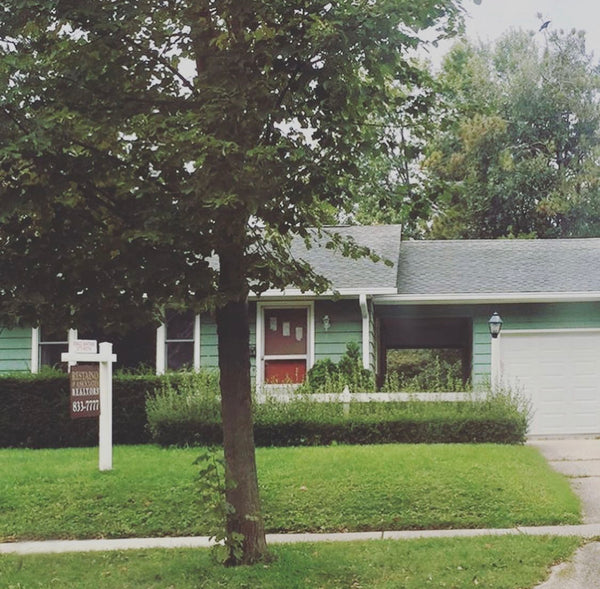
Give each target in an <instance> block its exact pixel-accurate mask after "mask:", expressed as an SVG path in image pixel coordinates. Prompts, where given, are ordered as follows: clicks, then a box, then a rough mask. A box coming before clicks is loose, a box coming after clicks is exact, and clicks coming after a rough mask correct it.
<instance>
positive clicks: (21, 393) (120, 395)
mask: <svg viewBox="0 0 600 589" xmlns="http://www.w3.org/2000/svg"><path fill="white" fill-rule="evenodd" d="M180 378H181V376H180V375H173V376H172V377H171V382H172V384H175V383H176V382H177V381H178V380H179V379H180ZM165 379H166V377H160V376H155V375H153V374H138V375H136V374H115V375H114V378H113V441H114V443H115V444H141V443H147V442H149V441H150V434H149V432H148V429H147V428H146V414H145V410H144V409H145V404H146V396H147V395H148V394H153V393H155V392H156V391H157V390H159V389H160V388H161V387H162V386H163V384H164V381H165ZM0 405H1V406H2V411H0V447H25V448H61V447H70V446H94V445H97V444H98V418H81V419H71V417H70V412H69V379H68V376H67V375H66V374H64V373H62V372H58V371H53V370H46V371H43V372H42V373H40V374H27V373H15V374H11V375H6V376H1V377H0Z"/></svg>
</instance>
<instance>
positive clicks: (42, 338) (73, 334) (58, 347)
mask: <svg viewBox="0 0 600 589" xmlns="http://www.w3.org/2000/svg"><path fill="white" fill-rule="evenodd" d="M71 339H77V330H75V329H70V330H69V331H62V330H58V331H52V330H50V329H45V328H43V327H35V328H33V329H32V333H31V371H32V372H34V373H37V372H39V371H40V368H41V367H42V366H49V367H51V368H59V369H60V370H66V369H67V365H66V364H65V363H64V362H62V360H61V354H62V353H63V352H68V351H69V341H70V340H71Z"/></svg>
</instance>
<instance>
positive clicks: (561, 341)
mask: <svg viewBox="0 0 600 589" xmlns="http://www.w3.org/2000/svg"><path fill="white" fill-rule="evenodd" d="M500 359H501V360H500V362H501V370H502V375H503V379H504V381H505V382H508V383H511V384H516V386H517V387H518V388H519V389H521V390H522V391H523V392H524V393H525V394H526V395H527V396H528V397H529V398H530V399H531V402H532V407H533V411H534V415H533V420H532V423H531V426H530V430H529V433H530V434H533V435H543V434H548V435H550V434H598V433H600V330H598V329H574V330H562V329H561V330H531V331H529V330H527V331H507V332H502V334H501V336H500Z"/></svg>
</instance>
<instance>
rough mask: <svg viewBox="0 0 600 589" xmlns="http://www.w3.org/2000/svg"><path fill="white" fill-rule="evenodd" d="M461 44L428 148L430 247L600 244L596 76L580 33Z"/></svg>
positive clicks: (449, 66) (444, 77)
mask: <svg viewBox="0 0 600 589" xmlns="http://www.w3.org/2000/svg"><path fill="white" fill-rule="evenodd" d="M539 38H540V37H539V36H535V35H534V34H533V33H524V32H510V33H507V34H506V35H505V36H504V37H503V38H502V39H501V40H500V41H499V42H498V43H496V44H495V45H493V46H487V45H482V46H474V45H470V44H464V43H463V44H461V45H458V46H456V47H454V48H453V50H452V51H451V52H450V54H449V55H448V57H447V58H446V60H445V62H444V64H443V68H442V71H441V73H440V75H439V82H440V83H441V85H442V88H443V99H444V101H445V104H446V109H447V112H446V114H445V116H444V118H443V120H442V123H441V126H440V132H439V133H438V135H437V138H436V140H435V141H434V142H433V143H431V144H430V146H429V148H428V158H427V161H426V172H427V174H428V179H429V188H428V190H429V194H430V197H431V198H432V199H436V204H437V215H435V218H434V221H433V224H432V226H431V230H430V232H429V234H430V235H431V236H432V237H450V238H460V237H467V238H473V237H486V238H491V237H504V236H514V237H527V236H529V237H571V236H591V235H600V204H599V203H600V180H599V178H600V174H599V173H598V166H599V164H598V162H599V161H600V160H599V156H600V93H599V91H600V75H599V70H598V66H597V64H595V63H594V61H593V59H592V57H591V56H590V55H588V54H587V53H586V50H585V36H584V33H583V32H576V31H571V32H569V33H564V32H562V31H560V32H557V31H553V32H551V33H550V34H549V35H548V36H547V37H546V38H545V39H546V41H545V42H544V44H543V46H542V47H540V44H539V43H538V39H539Z"/></svg>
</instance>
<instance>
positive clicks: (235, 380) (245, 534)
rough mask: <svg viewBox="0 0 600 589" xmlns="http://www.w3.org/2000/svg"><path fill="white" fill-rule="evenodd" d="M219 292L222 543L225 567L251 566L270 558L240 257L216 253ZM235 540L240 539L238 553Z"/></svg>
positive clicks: (246, 291)
mask: <svg viewBox="0 0 600 589" xmlns="http://www.w3.org/2000/svg"><path fill="white" fill-rule="evenodd" d="M219 260H220V283H219V286H220V291H221V293H223V294H228V295H230V296H231V294H232V293H237V294H236V296H235V298H233V299H229V300H228V302H226V303H225V304H224V305H223V306H221V307H219V308H218V310H217V334H218V337H219V370H220V378H221V381H220V386H221V414H222V418H223V447H224V451H225V477H226V491H225V496H226V500H227V503H228V504H229V505H230V506H231V508H232V511H231V513H229V514H228V516H227V523H226V531H227V538H228V539H229V540H233V545H232V546H231V548H230V553H229V559H228V561H227V563H226V564H227V565H229V566H235V565H240V564H253V563H256V562H260V561H265V560H267V559H268V558H269V555H268V550H267V543H266V538H265V531H264V523H263V518H262V514H261V510H260V498H259V492H258V476H257V470H256V458H255V449H254V430H253V419H252V397H251V381H250V341H249V339H250V329H249V322H248V303H247V294H248V286H247V283H246V280H245V278H244V273H243V264H244V255H243V251H240V252H234V251H231V250H230V249H229V250H228V251H225V252H219ZM236 538H240V539H241V551H240V550H239V544H238V543H237V542H236Z"/></svg>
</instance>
